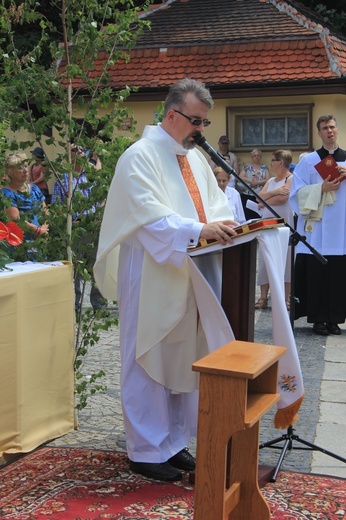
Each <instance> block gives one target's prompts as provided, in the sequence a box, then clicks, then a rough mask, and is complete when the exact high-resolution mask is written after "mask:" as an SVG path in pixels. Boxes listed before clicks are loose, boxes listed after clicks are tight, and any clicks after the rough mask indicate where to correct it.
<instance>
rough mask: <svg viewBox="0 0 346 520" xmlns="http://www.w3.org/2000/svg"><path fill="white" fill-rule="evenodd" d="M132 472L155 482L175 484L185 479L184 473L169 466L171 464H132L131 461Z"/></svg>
mask: <svg viewBox="0 0 346 520" xmlns="http://www.w3.org/2000/svg"><path fill="white" fill-rule="evenodd" d="M130 470H131V471H133V472H134V473H139V474H140V475H144V476H145V477H148V478H153V479H155V480H166V481H171V482H174V481H176V480H181V479H182V478H183V475H182V473H180V471H178V470H177V469H176V468H174V467H173V466H172V465H171V464H169V462H161V463H159V464H155V463H151V462H132V460H130Z"/></svg>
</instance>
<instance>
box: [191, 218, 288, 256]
mask: <svg viewBox="0 0 346 520" xmlns="http://www.w3.org/2000/svg"><path fill="white" fill-rule="evenodd" d="M284 224H285V219H284V218H276V217H272V218H271V217H269V218H256V219H252V220H247V221H246V222H244V224H241V225H240V226H236V227H234V228H233V229H234V231H236V232H237V235H238V236H239V237H241V236H243V235H247V234H248V233H254V232H255V231H260V230H261V229H271V228H276V227H279V226H283V225H284ZM233 239H235V240H236V239H237V237H236V236H234V237H233ZM216 244H219V245H220V243H219V242H218V241H217V240H214V239H211V240H206V239H203V238H202V239H201V240H200V241H199V242H198V244H197V246H192V247H189V248H188V252H192V251H197V250H198V249H204V248H206V247H211V246H214V245H216Z"/></svg>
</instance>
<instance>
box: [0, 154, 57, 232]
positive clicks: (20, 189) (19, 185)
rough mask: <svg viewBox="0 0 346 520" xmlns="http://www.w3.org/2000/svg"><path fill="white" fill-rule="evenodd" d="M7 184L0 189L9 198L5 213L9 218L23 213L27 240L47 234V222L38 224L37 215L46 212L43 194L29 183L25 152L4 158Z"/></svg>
mask: <svg viewBox="0 0 346 520" xmlns="http://www.w3.org/2000/svg"><path fill="white" fill-rule="evenodd" d="M5 173H6V177H7V185H6V186H4V187H3V188H2V189H1V191H2V193H3V194H4V195H5V197H7V198H8V199H9V200H10V206H9V207H8V208H7V209H6V213H7V215H8V217H9V218H10V219H11V220H19V219H20V218H21V217H23V214H24V215H25V223H26V225H27V228H28V233H27V237H26V239H27V240H32V239H35V238H37V237H38V236H39V235H47V234H48V231H49V228H48V224H46V223H43V224H40V221H39V217H40V215H41V214H42V213H46V211H47V210H46V203H45V196H44V195H43V193H42V192H41V190H40V188H38V187H37V186H35V184H30V183H29V170H28V161H27V156H26V155H25V153H19V152H18V153H11V154H9V155H8V156H7V157H6V160H5Z"/></svg>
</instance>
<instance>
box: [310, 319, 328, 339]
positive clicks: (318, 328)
mask: <svg viewBox="0 0 346 520" xmlns="http://www.w3.org/2000/svg"><path fill="white" fill-rule="evenodd" d="M312 330H313V331H314V333H315V334H319V335H320V336H328V334H329V331H328V329H327V326H326V324H325V323H322V321H316V323H314V326H313V327H312Z"/></svg>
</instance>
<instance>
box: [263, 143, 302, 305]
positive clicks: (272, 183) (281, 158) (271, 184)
mask: <svg viewBox="0 0 346 520" xmlns="http://www.w3.org/2000/svg"><path fill="white" fill-rule="evenodd" d="M291 162H292V154H291V152H290V151H289V150H276V152H274V153H273V157H272V159H271V161H270V164H271V171H272V172H273V174H274V176H273V177H271V178H270V179H269V181H267V182H266V184H265V186H264V187H263V188H262V189H261V191H260V192H259V193H258V195H259V197H261V198H262V199H263V200H264V201H265V202H266V203H267V204H269V206H271V207H272V208H273V209H274V210H275V211H276V212H277V213H278V214H279V215H280V216H281V217H283V218H284V219H285V220H286V222H287V223H288V224H289V225H290V226H292V227H293V225H294V223H293V218H294V213H293V210H292V209H291V207H290V206H289V204H288V197H289V194H290V189H291V184H292V179H293V173H291V172H290V171H289V167H290V165H291ZM258 209H259V210H260V211H261V215H262V217H263V218H266V217H272V216H273V214H272V213H271V211H270V210H269V209H268V208H266V207H265V206H264V205H263V204H261V203H260V204H258ZM290 250H291V248H290V247H289V248H288V251H287V258H286V267H285V300H286V307H287V310H289V309H290V292H291V251H290ZM257 284H258V285H259V286H260V289H261V297H260V299H259V300H258V301H257V303H256V304H255V308H256V309H265V308H266V307H267V306H268V292H269V281H268V275H267V271H266V267H265V265H264V261H263V257H262V255H261V252H260V251H259V253H258V274H257Z"/></svg>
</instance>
